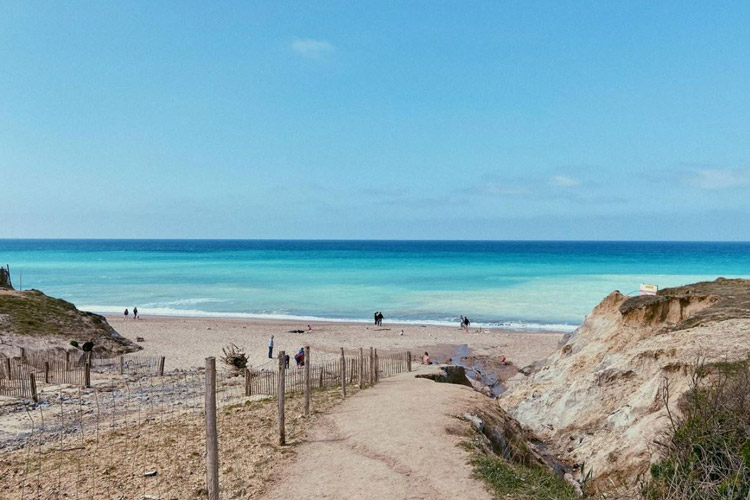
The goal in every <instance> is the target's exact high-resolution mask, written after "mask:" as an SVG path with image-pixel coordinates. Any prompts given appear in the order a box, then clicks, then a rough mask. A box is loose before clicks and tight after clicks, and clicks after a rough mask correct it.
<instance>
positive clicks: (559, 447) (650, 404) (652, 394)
mask: <svg viewBox="0 0 750 500" xmlns="http://www.w3.org/2000/svg"><path fill="white" fill-rule="evenodd" d="M749 355H750V280H727V279H722V278H719V279H717V280H716V281H713V282H704V283H696V284H693V285H688V286H684V287H679V288H672V289H664V290H662V291H660V292H659V293H658V295H655V296H643V297H632V298H628V297H626V296H624V295H622V294H621V293H619V292H616V291H615V292H612V293H611V294H610V295H609V296H607V297H606V298H605V299H604V300H603V301H602V302H601V303H600V304H599V305H598V306H596V308H594V310H593V312H592V313H591V314H590V315H589V316H588V317H587V318H586V320H585V321H584V323H583V325H582V326H581V327H580V328H578V329H577V330H576V331H575V332H573V333H572V334H571V335H570V336H568V337H567V338H566V339H564V341H563V343H562V345H561V346H560V348H559V349H558V350H557V351H556V352H555V353H554V354H553V355H552V356H550V357H549V358H547V359H546V360H544V361H542V362H539V363H536V364H535V365H533V366H531V367H527V368H525V369H523V370H521V373H519V374H518V375H516V376H515V377H513V378H512V379H511V380H510V381H509V386H510V387H509V390H508V391H507V392H506V393H505V394H503V396H502V397H501V398H500V400H499V404H500V405H501V406H502V407H503V408H505V409H506V410H507V411H508V413H509V414H510V415H512V416H513V417H515V418H516V419H517V420H518V421H519V422H520V423H521V425H522V426H523V427H524V428H526V429H528V430H530V431H531V432H533V433H535V434H536V435H537V436H539V437H541V438H542V439H543V440H544V441H545V442H546V443H547V444H548V446H550V447H551V449H552V450H554V452H555V453H556V454H558V456H560V457H561V458H563V459H566V460H571V461H574V462H577V463H584V464H585V471H584V472H588V471H589V470H592V471H593V478H592V481H591V483H590V484H591V485H592V486H593V487H594V488H595V489H610V488H611V487H612V486H624V487H631V488H632V487H633V486H634V485H635V484H636V483H637V478H638V476H639V474H642V473H644V472H646V471H647V469H648V465H649V463H650V461H651V460H652V459H655V458H657V456H656V452H657V451H658V447H657V446H655V445H654V441H655V440H658V439H659V437H660V436H661V435H662V433H663V432H665V430H666V426H667V424H668V420H667V414H666V408H665V404H664V401H663V398H662V395H663V388H664V386H665V382H666V381H668V383H669V392H670V395H671V398H672V401H673V402H674V401H676V399H677V398H679V397H680V396H681V395H682V394H684V393H685V392H686V391H687V390H688V388H689V386H690V379H691V375H692V373H693V367H694V366H695V365H696V363H697V362H698V361H699V360H701V361H702V362H706V363H711V362H718V361H736V360H740V359H745V358H746V357H747V356H749Z"/></svg>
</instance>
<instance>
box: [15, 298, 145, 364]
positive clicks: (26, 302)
mask: <svg viewBox="0 0 750 500" xmlns="http://www.w3.org/2000/svg"><path fill="white" fill-rule="evenodd" d="M73 339H75V340H77V341H78V342H79V344H81V345H83V343H84V342H87V341H91V342H93V343H94V350H95V351H96V352H109V353H112V354H116V353H126V352H131V351H136V350H138V349H140V346H138V345H137V344H134V343H133V342H131V341H130V340H128V339H126V338H124V337H122V336H120V334H118V333H117V332H116V331H115V330H114V329H113V328H112V327H111V326H110V325H109V323H107V320H106V319H104V317H102V316H99V315H98V314H94V313H90V312H84V311H79V310H78V309H77V308H76V307H75V306H74V305H73V304H71V303H70V302H66V301H64V300H61V299H56V298H53V297H48V296H47V295H45V294H43V293H42V292H40V291H38V290H28V291H23V292H21V291H16V290H0V340H1V341H2V342H1V343H2V344H3V345H0V352H1V351H2V350H3V349H5V350H7V351H8V354H9V355H13V356H15V355H17V352H16V351H15V350H14V348H15V347H29V348H33V349H50V348H70V346H69V342H70V340H73Z"/></svg>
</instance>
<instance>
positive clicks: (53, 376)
mask: <svg viewBox="0 0 750 500" xmlns="http://www.w3.org/2000/svg"><path fill="white" fill-rule="evenodd" d="M164 363H165V357H164V356H139V355H133V354H125V355H122V356H115V357H108V358H105V357H92V356H91V353H85V352H82V351H68V350H66V351H34V350H29V349H21V355H20V356H16V357H8V356H5V355H2V354H0V396H9V397H16V398H24V399H34V400H36V397H37V394H36V391H35V388H36V386H37V385H43V384H71V385H77V386H81V387H88V386H89V385H90V376H91V372H92V371H93V372H94V373H100V374H104V373H110V374H120V375H132V376H162V375H164ZM32 378H33V379H34V381H33V382H32V381H31V379H32Z"/></svg>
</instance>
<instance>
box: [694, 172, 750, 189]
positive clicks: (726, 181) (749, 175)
mask: <svg viewBox="0 0 750 500" xmlns="http://www.w3.org/2000/svg"><path fill="white" fill-rule="evenodd" d="M687 182H688V184H690V185H691V186H694V187H697V188H699V189H705V190H707V191H718V190H721V189H731V188H737V187H742V186H747V185H750V171H747V170H735V169H731V168H705V169H701V170H696V171H695V172H694V173H693V175H692V176H691V177H689V178H688V179H687Z"/></svg>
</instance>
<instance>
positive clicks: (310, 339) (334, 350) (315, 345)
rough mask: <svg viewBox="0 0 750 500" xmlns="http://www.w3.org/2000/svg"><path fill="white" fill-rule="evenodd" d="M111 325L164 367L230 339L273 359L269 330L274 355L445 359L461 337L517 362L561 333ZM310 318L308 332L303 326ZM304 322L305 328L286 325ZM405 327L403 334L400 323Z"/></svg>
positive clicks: (180, 365) (184, 322)
mask: <svg viewBox="0 0 750 500" xmlns="http://www.w3.org/2000/svg"><path fill="white" fill-rule="evenodd" d="M107 320H108V321H109V322H110V324H111V325H112V327H113V328H114V329H115V330H117V331H118V332H119V333H120V334H121V335H123V336H124V337H127V338H129V339H131V340H133V341H135V340H136V337H143V338H144V341H143V342H140V343H139V345H140V346H142V347H143V351H140V352H139V353H140V354H143V355H153V356H157V355H159V356H166V369H167V370H173V369H187V368H192V367H198V366H204V360H205V358H206V357H208V356H216V357H217V358H218V357H219V356H221V353H222V351H221V350H222V347H225V346H227V345H228V344H230V343H234V344H236V345H237V346H239V347H241V348H243V349H244V350H245V352H246V354H247V355H248V358H249V362H250V364H251V365H253V366H254V367H262V366H269V367H270V366H272V365H273V364H274V363H275V361H273V360H269V359H268V347H267V345H268V338H269V337H270V336H271V335H273V336H274V345H275V348H274V356H275V355H276V354H277V353H278V352H279V351H281V350H284V351H286V352H287V353H290V354H292V355H293V354H294V353H295V352H296V351H297V350H299V348H300V347H303V346H306V345H309V346H310V348H311V353H312V357H313V360H315V359H318V360H321V359H334V358H337V357H338V356H339V352H340V351H339V349H340V348H341V347H343V348H344V349H345V350H346V351H347V352H352V351H355V350H358V349H359V348H360V347H364V348H365V349H369V347H370V346H372V347H375V348H376V349H378V353H381V354H388V353H395V352H405V351H411V353H412V356H413V357H415V358H419V357H420V356H421V355H422V354H423V353H424V352H425V351H427V352H429V353H430V356H431V358H432V359H433V360H434V361H437V362H443V361H445V360H446V359H447V358H449V357H450V356H451V355H453V354H454V353H455V350H456V348H457V347H458V346H461V345H463V344H466V345H467V346H468V347H469V350H470V352H471V354H472V355H486V356H493V357H499V356H506V357H507V359H508V360H509V361H512V362H513V363H514V364H515V365H516V366H517V367H519V368H520V367H523V366H526V365H528V364H530V363H531V362H533V361H535V360H537V359H541V358H543V357H546V356H547V355H549V354H550V353H552V352H553V351H554V350H555V348H556V347H557V343H558V341H559V340H560V338H561V337H562V335H563V334H562V333H549V332H544V333H529V332H513V331H508V330H501V329H494V330H484V331H482V332H481V333H479V332H478V330H475V329H470V331H469V333H468V334H467V333H464V332H463V330H461V329H460V328H459V327H458V326H456V327H455V328H452V327H441V326H420V325H400V324H388V323H384V325H383V326H381V327H378V326H374V325H372V324H365V323H338V322H309V323H308V322H294V321H269V320H252V319H232V318H186V317H166V316H146V317H144V318H142V319H139V320H132V319H128V320H125V319H123V318H122V317H112V316H109V317H107ZM308 324H309V325H310V326H311V327H312V332H308V331H307V329H308ZM292 330H304V333H290V331H292ZM402 330H403V333H404V334H403V335H401V334H400V333H401V331H402Z"/></svg>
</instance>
